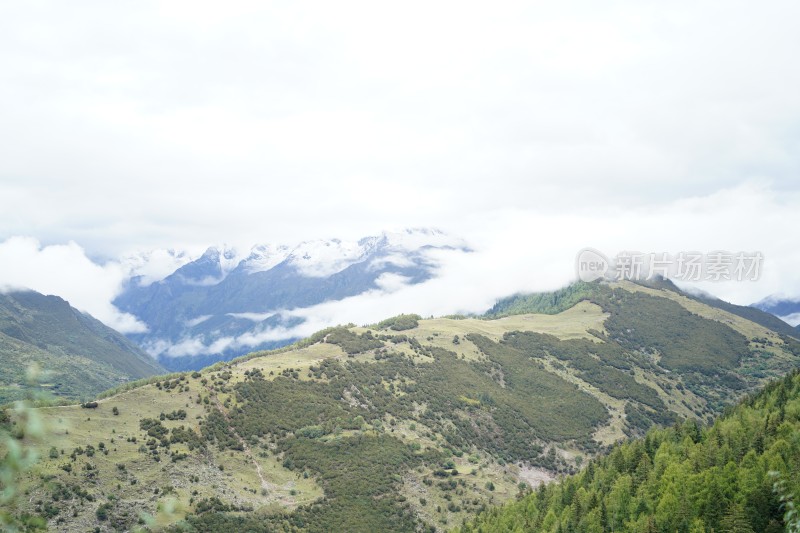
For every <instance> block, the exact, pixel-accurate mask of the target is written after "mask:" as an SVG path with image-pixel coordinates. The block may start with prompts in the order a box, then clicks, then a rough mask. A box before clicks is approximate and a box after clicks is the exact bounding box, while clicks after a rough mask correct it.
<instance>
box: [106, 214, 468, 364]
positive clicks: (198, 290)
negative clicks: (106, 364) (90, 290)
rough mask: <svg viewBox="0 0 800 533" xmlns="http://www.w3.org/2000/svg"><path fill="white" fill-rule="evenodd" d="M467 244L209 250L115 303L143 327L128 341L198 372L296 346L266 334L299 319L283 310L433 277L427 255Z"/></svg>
mask: <svg viewBox="0 0 800 533" xmlns="http://www.w3.org/2000/svg"><path fill="white" fill-rule="evenodd" d="M437 250H460V251H464V252H467V251H469V248H468V247H467V246H466V245H465V244H464V243H463V242H462V241H461V240H460V239H457V238H454V237H452V236H449V235H447V234H445V233H443V232H441V231H438V230H432V229H409V230H404V231H402V232H396V233H388V232H384V233H383V234H381V235H377V236H371V237H366V238H363V239H360V240H358V241H342V240H338V239H333V240H328V241H309V242H304V243H301V244H299V245H297V246H295V247H289V246H281V245H269V244H260V245H257V246H254V247H253V248H252V249H250V250H249V251H248V252H247V253H244V254H242V253H239V252H238V251H236V250H234V249H229V248H224V247H223V248H220V247H211V248H208V249H207V250H206V252H205V253H204V254H203V255H202V256H201V257H199V258H198V259H196V260H194V261H191V262H188V263H186V264H184V265H183V266H181V267H180V268H178V269H177V270H175V271H174V272H173V273H172V274H170V275H169V276H167V277H166V278H164V279H162V280H160V281H156V282H153V283H149V284H146V283H145V282H144V281H143V279H142V278H140V277H134V278H132V279H131V280H130V282H129V283H128V285H127V286H126V288H125V290H124V291H123V292H122V293H121V294H120V295H119V296H118V297H117V298H116V300H115V301H114V305H116V306H117V307H118V308H119V309H120V310H122V311H124V312H128V313H131V314H133V315H135V316H136V317H137V318H139V319H140V320H141V321H142V322H144V323H145V324H146V325H147V327H148V331H147V332H146V333H133V334H130V335H129V338H131V339H132V340H134V341H135V342H137V343H139V344H140V345H141V346H143V347H144V348H145V349H146V350H147V351H148V352H149V353H150V354H151V355H153V356H155V357H157V358H158V359H159V361H160V362H161V363H162V364H164V366H166V367H168V368H170V369H196V368H202V367H203V366H207V365H208V364H211V363H214V362H216V361H219V360H222V359H230V358H232V357H234V356H237V355H241V354H244V353H247V352H250V351H253V350H257V349H267V348H275V347H278V346H282V345H285V344H288V343H290V342H292V341H293V340H296V337H292V336H291V335H285V336H284V338H277V337H276V335H273V334H271V333H270V332H271V331H272V330H275V329H279V328H280V330H281V331H284V330H291V328H293V327H295V326H297V325H299V324H300V323H302V319H299V318H297V317H292V316H287V315H285V314H284V313H282V311H285V310H291V309H298V308H303V307H309V306H313V305H316V304H320V303H322V302H325V301H330V300H340V299H343V298H346V297H349V296H355V295H358V294H361V293H363V292H365V291H369V290H374V289H379V288H380V287H381V286H383V285H384V284H386V283H407V284H415V283H420V282H423V281H425V280H427V279H429V278H430V277H432V275H433V273H434V270H435V268H436V266H437V262H436V260H435V259H434V258H433V257H432V256H431V252H432V251H437Z"/></svg>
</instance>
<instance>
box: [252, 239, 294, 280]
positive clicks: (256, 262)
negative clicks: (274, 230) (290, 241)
mask: <svg viewBox="0 0 800 533" xmlns="http://www.w3.org/2000/svg"><path fill="white" fill-rule="evenodd" d="M290 252H291V249H290V248H289V247H288V246H284V245H278V246H273V245H271V244H257V245H255V246H253V248H252V249H251V250H250V255H248V256H247V258H246V259H244V260H243V261H242V263H241V265H240V267H241V268H242V269H244V271H245V272H246V273H248V274H253V273H255V272H264V271H266V270H270V269H271V268H273V267H275V266H277V265H279V264H280V263H282V262H283V261H285V260H286V258H287V257H288V256H289V253H290Z"/></svg>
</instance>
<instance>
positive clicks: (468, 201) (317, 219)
mask: <svg viewBox="0 0 800 533" xmlns="http://www.w3.org/2000/svg"><path fill="white" fill-rule="evenodd" d="M798 19H800V4H798V3H797V2H789V1H765V2H759V3H755V2H737V1H727V2H721V1H714V2H703V1H692V2H683V1H676V2H670V3H664V2H648V1H636V2H634V1H610V2H602V3H600V2H569V1H567V2H529V1H528V2H492V3H486V2H463V1H462V2H436V1H426V2H413V1H411V2H403V3H392V4H389V3H383V2H347V1H343V2H265V1H264V2H261V1H259V2H225V3H219V2H213V3H212V2H198V1H192V2H158V3H155V2H131V3H110V2H99V1H97V2H88V1H76V2H69V3H65V2H55V1H52V2H48V1H32V2H5V3H2V4H0V202H2V209H0V285H2V286H6V287H18V286H27V287H30V288H33V289H36V290H40V291H42V292H49V293H54V294H59V295H60V296H63V297H65V298H67V299H69V300H70V302H71V303H73V305H76V306H77V307H79V308H81V309H83V310H86V311H89V312H91V313H92V314H94V315H96V316H98V317H99V318H101V319H102V320H104V321H105V322H106V323H109V324H110V325H113V326H114V327H117V328H118V329H121V330H123V331H125V330H127V331H130V330H135V329H136V327H137V326H136V321H135V317H130V316H126V315H123V314H121V313H119V312H118V311H117V310H115V309H114V308H113V306H112V305H111V303H110V302H111V301H112V300H113V297H114V295H115V294H116V293H117V292H118V291H119V289H120V287H121V284H122V282H123V281H124V280H125V278H126V277H127V276H129V275H130V266H129V264H128V263H126V261H125V260H123V259H121V258H124V257H127V256H130V255H131V254H134V253H137V252H140V251H143V250H153V249H175V250H186V251H187V253H188V254H190V255H191V254H199V253H201V252H202V250H203V249H204V248H205V247H206V246H208V245H211V244H217V243H221V242H226V243H231V244H233V245H237V246H240V247H247V246H249V245H252V244H254V243H259V242H268V243H287V244H291V243H296V242H299V241H303V240H311V239H320V238H322V239H325V238H333V237H338V238H344V239H356V238H359V237H363V236H366V235H374V234H377V233H379V232H380V231H383V230H386V229H395V228H405V227H436V228H440V229H442V230H443V231H446V232H448V233H450V234H453V235H457V236H459V237H461V238H463V239H464V240H466V241H467V242H468V243H469V244H470V246H471V247H472V248H473V249H474V250H475V252H474V253H473V254H468V255H466V256H464V255H462V256H452V257H443V258H441V270H440V276H439V277H438V278H437V279H436V280H433V281H431V282H430V283H428V284H426V285H424V286H419V287H415V288H406V289H400V290H395V291H394V292H392V296H391V298H382V297H380V296H381V295H378V296H375V295H372V297H371V298H372V301H370V300H369V298H366V299H362V300H359V301H358V302H346V304H342V306H340V307H342V308H340V309H336V310H329V309H327V310H326V312H330V313H331V318H330V320H334V319H336V318H348V317H350V315H349V314H348V313H353V314H355V313H359V315H358V316H359V317H360V316H362V315H363V316H367V315H370V316H374V315H377V317H376V318H380V317H381V316H388V315H390V314H392V313H391V312H392V311H393V310H394V309H395V308H398V309H404V310H408V311H418V312H421V313H423V314H427V313H428V312H431V313H448V312H456V311H478V310H480V309H479V308H480V307H481V306H484V305H486V304H488V305H491V303H493V301H494V300H496V299H497V298H498V297H501V296H504V295H507V294H510V293H513V292H516V291H520V290H549V289H553V288H556V287H558V286H561V285H563V284H565V283H568V282H569V281H570V280H571V279H574V277H575V271H574V260H575V255H576V253H577V252H578V250H580V249H581V248H583V247H586V246H592V247H595V248H598V249H600V250H603V251H605V252H607V253H609V254H614V253H616V252H617V251H620V250H631V249H636V250H641V251H648V252H649V251H653V252H662V251H663V252H671V253H677V252H679V251H683V250H700V251H712V250H730V251H755V250H758V251H762V252H763V254H764V256H765V264H764V271H763V275H762V277H761V279H760V280H759V281H758V282H755V283H753V282H749V283H733V282H731V283H718V284H704V285H702V286H701V287H700V288H702V289H703V290H708V291H710V292H712V293H714V294H717V295H719V296H721V297H724V298H726V299H728V300H731V301H734V302H736V303H742V304H748V303H752V302H754V301H756V300H759V299H761V298H763V297H765V296H767V295H770V294H775V293H780V294H784V295H787V296H793V297H800V274H798V273H797V272H795V270H796V269H795V268H794V265H797V264H798V259H800V257H798V255H800V252H798V251H797V248H798V247H797V246H796V242H797V239H796V238H793V234H794V231H795V229H796V228H797V227H798V223H800V220H798V219H800V179H798V178H799V177H800V157H799V156H800V96H799V95H800V69H798V68H796V64H797V57H798V52H800V33H799V32H797V30H796V21H797V20H798ZM160 258H161V262H159V263H158V265H159V268H161V269H163V270H165V271H167V270H168V267H169V265H170V264H171V263H170V261H171V259H170V256H169V255H168V254H163V253H162V254H161V256H160ZM173 266H174V265H173ZM465 283H466V284H469V285H468V286H469V287H471V290H470V291H465V290H464V286H465V285H464V284H465ZM392 302H393V303H392ZM362 304H363V305H362ZM412 305H415V306H417V307H419V308H420V309H419V310H416V309H407V308H408V307H410V306H412ZM320 312H321V311H320Z"/></svg>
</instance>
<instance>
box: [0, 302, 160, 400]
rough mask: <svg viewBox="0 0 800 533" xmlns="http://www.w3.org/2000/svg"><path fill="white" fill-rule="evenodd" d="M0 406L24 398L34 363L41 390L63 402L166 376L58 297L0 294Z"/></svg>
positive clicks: (116, 335)
mask: <svg viewBox="0 0 800 533" xmlns="http://www.w3.org/2000/svg"><path fill="white" fill-rule="evenodd" d="M0 362H2V365H3V372H2V374H0V404H3V403H6V402H9V401H12V400H16V399H19V398H21V397H23V396H24V390H23V388H22V387H23V384H24V383H25V371H26V369H27V368H28V366H29V365H31V364H32V363H37V364H38V365H39V366H40V367H41V369H42V370H43V371H44V372H45V385H46V387H47V388H48V389H49V390H50V392H52V393H53V394H54V395H56V396H58V397H62V398H66V399H71V400H75V399H82V398H91V397H93V396H94V395H96V394H98V393H99V392H101V391H103V390H106V389H108V388H110V387H115V386H117V385H119V384H120V383H123V382H126V381H131V380H134V379H139V378H143V377H147V376H152V375H156V374H160V373H163V372H165V371H164V369H163V368H162V367H161V366H160V365H159V364H158V363H156V362H155V361H154V360H153V359H152V358H151V357H149V356H148V355H147V354H145V353H144V352H142V351H141V350H140V349H139V348H138V347H137V346H136V345H134V344H133V343H131V342H130V341H128V340H127V339H126V338H125V337H123V336H122V335H120V334H119V333H117V332H116V331H114V330H112V329H111V328H109V327H107V326H105V325H103V324H102V323H101V322H99V321H98V320H95V319H94V318H92V317H90V316H89V315H86V314H84V313H81V312H80V311H78V310H76V309H74V308H73V307H71V306H70V305H69V304H68V303H67V302H66V301H64V300H62V299H61V298H59V297H57V296H45V295H42V294H39V293H37V292H33V291H27V292H13V293H8V294H0Z"/></svg>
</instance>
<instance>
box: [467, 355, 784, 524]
mask: <svg viewBox="0 0 800 533" xmlns="http://www.w3.org/2000/svg"><path fill="white" fill-rule="evenodd" d="M794 495H800V373H798V372H796V371H795V372H793V373H791V374H789V375H787V376H786V377H785V378H784V379H782V380H780V381H776V382H773V383H771V384H770V385H768V386H767V387H766V388H765V389H764V390H763V391H762V392H761V393H759V394H757V395H754V396H750V397H748V398H747V399H746V400H744V401H743V402H742V403H741V404H740V405H738V406H737V407H736V408H735V409H732V410H730V411H729V412H728V413H726V415H725V416H724V417H722V418H721V419H719V420H717V421H716V422H715V423H714V425H713V426H711V427H710V428H701V427H699V426H698V425H697V423H696V422H695V421H693V420H690V421H686V422H684V423H682V424H676V425H675V426H673V427H670V428H668V429H653V430H651V431H649V432H648V433H647V435H646V437H645V438H644V439H638V440H635V441H633V442H629V443H625V444H622V445H619V446H615V447H614V449H613V450H612V451H611V452H610V453H609V454H607V455H605V456H603V457H602V458H599V459H596V460H593V461H591V462H589V464H588V465H587V466H586V468H584V470H583V471H582V472H581V473H580V474H578V475H575V476H572V477H569V478H567V479H565V480H563V481H561V482H559V483H555V484H551V485H549V486H541V487H539V488H538V489H537V490H536V491H534V492H532V493H531V494H530V495H529V496H526V497H524V498H522V499H521V500H520V501H518V502H515V503H513V504H509V505H507V506H505V507H502V508H499V509H497V508H496V509H492V510H490V511H487V512H485V513H483V514H481V515H480V516H479V517H478V519H477V520H475V521H474V522H471V523H470V524H468V525H465V526H464V527H462V528H460V529H459V530H458V531H459V532H460V533H477V532H481V533H493V532H498V533H499V532H503V533H506V532H514V531H530V532H537V531H541V532H556V531H564V532H566V531H580V532H586V533H592V532H598V533H601V532H605V531H620V532H642V533H645V532H651V531H659V532H660V531H686V532H706V531H724V532H736V533H746V532H751V533H754V532H774V533H778V532H782V531H787V527H786V526H787V524H786V523H784V518H785V515H786V513H787V512H788V511H791V510H792V509H793V504H794V502H793V497H794ZM790 502H791V503H790ZM791 516H792V515H790V517H789V518H790V522H791V524H790V525H791V526H792V528H790V529H788V530H789V531H797V528H798V527H800V517H798V516H797V515H793V518H794V519H793V520H791Z"/></svg>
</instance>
